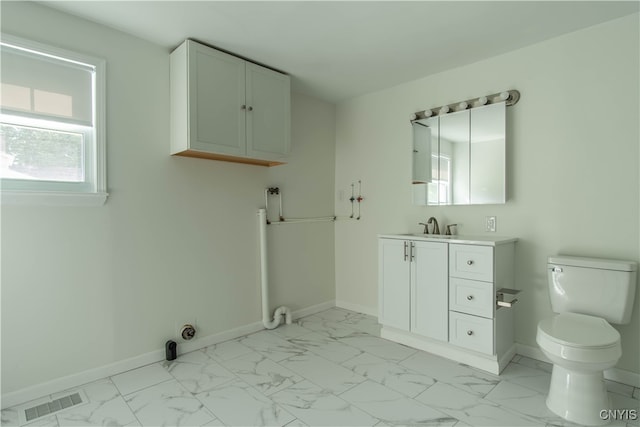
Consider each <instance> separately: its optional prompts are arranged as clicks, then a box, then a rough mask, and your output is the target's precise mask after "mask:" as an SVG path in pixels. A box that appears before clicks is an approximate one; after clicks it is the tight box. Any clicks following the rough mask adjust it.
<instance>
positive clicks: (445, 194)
mask: <svg viewBox="0 0 640 427" xmlns="http://www.w3.org/2000/svg"><path fill="white" fill-rule="evenodd" d="M431 164H432V165H433V166H432V169H431V176H432V179H431V182H430V183H429V184H428V186H427V188H428V190H427V191H428V195H427V200H428V201H429V204H430V205H448V204H450V203H451V202H450V200H451V185H450V184H451V158H450V157H449V156H444V155H437V154H432V155H431ZM438 174H439V176H438Z"/></svg>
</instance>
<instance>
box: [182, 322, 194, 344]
mask: <svg viewBox="0 0 640 427" xmlns="http://www.w3.org/2000/svg"><path fill="white" fill-rule="evenodd" d="M195 335H196V328H194V327H193V325H189V324H187V325H184V326H183V327H182V329H180V336H181V337H182V339H184V340H187V341H188V340H190V339H192V338H193V337H194V336H195Z"/></svg>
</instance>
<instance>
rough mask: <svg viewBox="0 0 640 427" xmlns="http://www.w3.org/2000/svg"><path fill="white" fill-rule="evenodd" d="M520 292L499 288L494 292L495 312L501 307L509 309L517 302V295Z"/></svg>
mask: <svg viewBox="0 0 640 427" xmlns="http://www.w3.org/2000/svg"><path fill="white" fill-rule="evenodd" d="M520 292H521V291H519V290H517V289H510V288H500V289H498V290H497V291H496V310H497V309H499V308H501V307H507V308H511V307H513V305H514V304H515V303H517V302H518V298H516V295H518V294H519V293H520Z"/></svg>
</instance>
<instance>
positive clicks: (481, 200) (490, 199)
mask: <svg viewBox="0 0 640 427" xmlns="http://www.w3.org/2000/svg"><path fill="white" fill-rule="evenodd" d="M505 134H506V105H505V103H504V102H500V103H498V104H491V105H485V106H483V107H478V108H474V109H473V110H471V126H470V135H471V168H470V180H469V181H470V183H471V200H470V202H471V204H474V205H482V204H496V203H505V202H506V190H505V187H506V185H505V182H506V180H505V172H506V165H505V162H506V156H505V154H506V138H505Z"/></svg>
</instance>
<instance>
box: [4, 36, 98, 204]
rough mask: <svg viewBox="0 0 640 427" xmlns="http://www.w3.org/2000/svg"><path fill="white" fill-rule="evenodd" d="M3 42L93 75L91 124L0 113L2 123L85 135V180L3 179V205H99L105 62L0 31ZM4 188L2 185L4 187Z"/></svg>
mask: <svg viewBox="0 0 640 427" xmlns="http://www.w3.org/2000/svg"><path fill="white" fill-rule="evenodd" d="M0 37H1V39H2V40H1V42H2V44H3V45H5V44H6V45H8V46H12V47H17V48H19V49H23V50H26V51H33V52H35V53H38V54H44V55H46V56H51V57H54V58H61V59H64V60H67V61H71V62H77V63H80V64H84V65H88V66H91V67H92V68H94V70H95V73H94V74H93V120H92V121H93V127H88V126H76V125H72V124H69V123H65V121H64V120H60V121H57V120H42V119H40V118H30V117H29V115H28V114H21V115H12V114H11V113H10V112H2V113H1V114H0V121H2V122H3V123H6V124H14V125H18V126H28V127H36V128H42V129H45V130H52V131H64V132H74V133H82V134H83V135H84V138H85V141H87V142H85V144H84V156H85V159H84V160H85V161H84V164H85V171H84V172H85V173H84V175H85V181H84V182H79V183H67V182H61V181H54V182H51V181H34V182H29V183H25V184H27V185H26V186H23V185H22V184H21V183H20V182H19V181H21V180H11V179H8V178H3V179H1V180H0V182H1V184H0V190H1V191H0V193H1V201H2V204H3V205H53V206H61V205H62V206H65V205H68V206H102V205H103V204H104V203H105V201H106V199H107V196H108V193H107V167H106V130H105V125H106V120H105V110H106V104H105V70H106V61H105V60H103V59H100V58H95V57H92V56H88V55H84V54H80V53H77V52H72V51H69V50H66V49H61V48H58V47H53V46H49V45H45V44H42V43H38V42H34V41H31V40H27V39H23V38H20V37H15V36H12V35H8V34H4V33H2V34H1V35H0ZM5 187H6V188H5Z"/></svg>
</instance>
